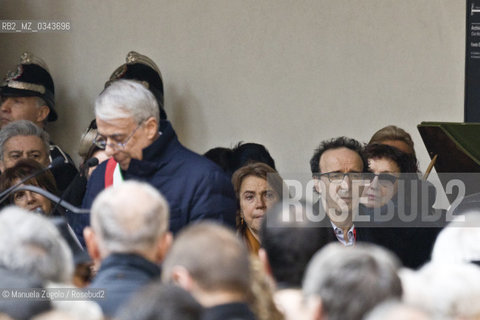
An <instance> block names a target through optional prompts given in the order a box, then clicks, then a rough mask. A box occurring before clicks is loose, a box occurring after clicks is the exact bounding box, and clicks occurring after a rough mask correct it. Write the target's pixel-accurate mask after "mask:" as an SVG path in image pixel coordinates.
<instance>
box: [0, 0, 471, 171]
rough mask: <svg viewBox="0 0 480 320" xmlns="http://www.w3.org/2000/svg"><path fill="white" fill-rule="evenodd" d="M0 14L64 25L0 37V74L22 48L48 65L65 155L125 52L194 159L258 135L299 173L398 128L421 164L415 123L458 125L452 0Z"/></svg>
mask: <svg viewBox="0 0 480 320" xmlns="http://www.w3.org/2000/svg"><path fill="white" fill-rule="evenodd" d="M0 18H2V19H42V20H43V19H63V20H67V21H70V22H71V23H72V31H70V32H67V33H39V34H0V48H2V50H1V53H0V59H1V60H0V72H1V74H4V73H5V72H6V71H7V69H10V68H11V67H12V66H13V65H14V64H15V63H16V62H17V59H18V56H19V55H20V53H21V52H22V51H24V50H30V51H32V52H34V53H36V54H38V55H39V56H41V57H43V58H44V60H46V62H47V63H48V64H49V66H50V69H51V72H52V74H53V77H54V81H55V85H56V91H57V95H56V96H57V105H58V112H59V116H60V121H58V122H57V123H54V124H53V125H51V126H50V127H49V131H50V133H51V134H52V136H53V138H54V140H55V141H56V142H58V143H59V144H61V145H62V146H64V148H65V149H67V150H68V151H69V152H70V153H71V154H72V155H73V154H75V153H76V147H77V141H78V139H79V137H80V135H81V132H82V131H83V130H84V128H85V127H86V126H87V125H88V123H89V121H90V120H91V119H92V117H93V112H92V105H93V101H94V99H95V97H96V95H97V94H98V93H99V92H100V90H101V89H102V88H103V84H104V82H105V80H106V79H107V78H108V77H109V76H110V74H111V72H112V71H113V70H114V69H115V68H116V67H117V66H119V65H120V64H121V63H123V62H124V59H125V55H126V53H127V52H128V51H129V50H136V51H139V52H140V53H144V54H146V55H148V56H150V57H151V58H152V59H153V60H155V61H156V63H157V64H158V66H159V67H160V69H161V70H162V73H163V77H164V81H165V84H166V109H167V112H168V115H169V118H170V119H171V120H172V122H173V124H174V126H175V128H176V129H177V133H178V135H179V136H180V138H181V140H182V141H183V143H184V144H185V145H187V146H188V147H190V148H191V149H193V150H195V151H197V152H200V153H203V152H204V151H206V150H207V149H209V148H211V147H215V146H232V145H233V144H235V143H236V142H238V141H240V140H243V141H255V142H259V143H263V144H265V145H266V146H267V148H268V149H269V150H270V152H271V153H272V155H273V157H274V158H275V159H276V161H277V164H278V169H279V170H280V172H281V173H284V174H287V173H292V172H300V171H304V170H308V160H309V158H310V157H311V155H312V152H313V149H314V148H315V147H316V145H317V144H318V143H319V142H320V141H321V140H322V139H325V138H330V137H334V136H339V135H347V136H351V137H356V138H358V139H359V140H362V141H368V139H369V137H370V136H371V134H372V133H373V132H374V131H376V130H377V129H378V128H380V127H382V126H385V125H387V124H396V125H398V126H400V127H403V128H405V129H406V130H407V131H409V132H410V133H411V134H412V135H413V137H414V140H415V143H416V145H417V152H418V154H419V157H420V162H421V165H422V168H423V169H425V167H426V166H427V164H428V161H429V159H428V155H427V152H426V150H425V147H424V145H423V142H422V141H421V138H420V136H419V134H418V131H417V130H416V125H417V124H419V123H420V122H421V121H427V120H428V121H463V94H464V60H465V58H464V52H465V1H461V0H402V1H398V0H315V1H286V0H254V1H253V0H252V1H251V0H249V1H238V0H202V1H200V0H170V1H167V0H162V1H158V0H148V1H128V0H101V1H98V0H76V1H74V0H57V1H55V0H48V1H47V0H35V1H33V0H31V1H25V0H11V1H5V0H4V1H1V2H0Z"/></svg>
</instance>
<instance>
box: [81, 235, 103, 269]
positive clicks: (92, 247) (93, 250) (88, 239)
mask: <svg viewBox="0 0 480 320" xmlns="http://www.w3.org/2000/svg"><path fill="white" fill-rule="evenodd" d="M83 238H84V239H85V244H86V245H87V251H88V254H89V255H90V258H92V260H93V261H94V262H95V263H97V262H100V260H101V254H100V249H99V247H98V241H97V237H96V235H95V233H94V232H93V229H92V228H91V227H85V229H83Z"/></svg>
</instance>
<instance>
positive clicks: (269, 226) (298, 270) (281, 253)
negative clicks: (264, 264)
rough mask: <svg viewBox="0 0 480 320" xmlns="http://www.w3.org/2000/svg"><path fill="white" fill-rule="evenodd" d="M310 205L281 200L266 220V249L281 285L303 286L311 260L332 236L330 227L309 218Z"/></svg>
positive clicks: (289, 286) (264, 222)
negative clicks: (316, 223) (286, 203)
mask: <svg viewBox="0 0 480 320" xmlns="http://www.w3.org/2000/svg"><path fill="white" fill-rule="evenodd" d="M306 206H307V204H306V203H305V202H301V207H296V206H284V204H283V203H278V204H277V205H275V206H274V207H273V208H272V209H271V210H269V211H268V212H267V213H266V216H265V219H264V220H263V222H262V228H261V230H260V238H261V239H262V248H263V249H264V250H265V251H266V253H267V257H268V262H269V265H270V267H271V270H272V274H273V277H274V279H275V281H276V282H277V286H278V287H280V288H282V287H283V288H300V287H301V286H302V279H303V275H304V273H305V269H306V268H307V264H308V262H309V261H310V259H311V258H312V256H313V255H314V254H315V253H316V252H317V251H318V250H320V249H321V248H323V247H324V246H325V245H327V244H328V243H329V242H330V239H331V237H330V236H329V234H328V233H329V232H330V230H329V229H325V228H319V227H316V226H315V225H314V224H313V223H312V222H311V221H310V220H309V219H307V218H306V217H305V214H306V211H305V210H306ZM300 217H301V218H300Z"/></svg>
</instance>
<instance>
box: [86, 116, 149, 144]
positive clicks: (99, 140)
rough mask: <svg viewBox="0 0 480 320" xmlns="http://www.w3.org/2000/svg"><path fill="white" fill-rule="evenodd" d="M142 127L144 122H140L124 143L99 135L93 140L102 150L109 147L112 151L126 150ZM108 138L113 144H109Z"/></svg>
mask: <svg viewBox="0 0 480 320" xmlns="http://www.w3.org/2000/svg"><path fill="white" fill-rule="evenodd" d="M142 125H143V121H142V122H140V123H139V124H138V125H137V127H136V128H135V129H134V130H133V131H132V133H130V134H129V135H128V137H127V138H125V139H124V140H123V141H115V138H114V137H105V136H102V135H101V134H99V133H97V136H96V137H95V139H94V140H93V143H94V144H95V145H96V146H97V147H99V148H101V149H105V148H106V147H107V146H109V147H110V148H112V149H125V146H126V145H127V143H128V141H130V139H131V138H132V137H133V135H134V134H135V132H137V130H138V128H140V127H141V126H142ZM108 138H110V140H112V141H113V142H111V143H107V140H108Z"/></svg>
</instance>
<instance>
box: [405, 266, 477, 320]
mask: <svg viewBox="0 0 480 320" xmlns="http://www.w3.org/2000/svg"><path fill="white" fill-rule="evenodd" d="M400 278H401V279H402V284H403V287H404V295H403V301H404V302H405V303H407V304H410V305H414V306H417V307H419V308H423V309H425V310H427V311H428V312H430V313H431V314H432V316H434V318H435V319H438V320H443V319H445V320H447V319H477V318H475V317H479V316H480V304H478V301H479V300H480V281H479V279H480V268H479V267H478V266H476V265H474V264H471V263H444V262H442V263H438V262H430V263H428V264H426V265H424V266H423V267H422V268H421V269H420V270H419V271H417V272H414V271H412V270H408V269H402V270H401V272H400Z"/></svg>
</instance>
